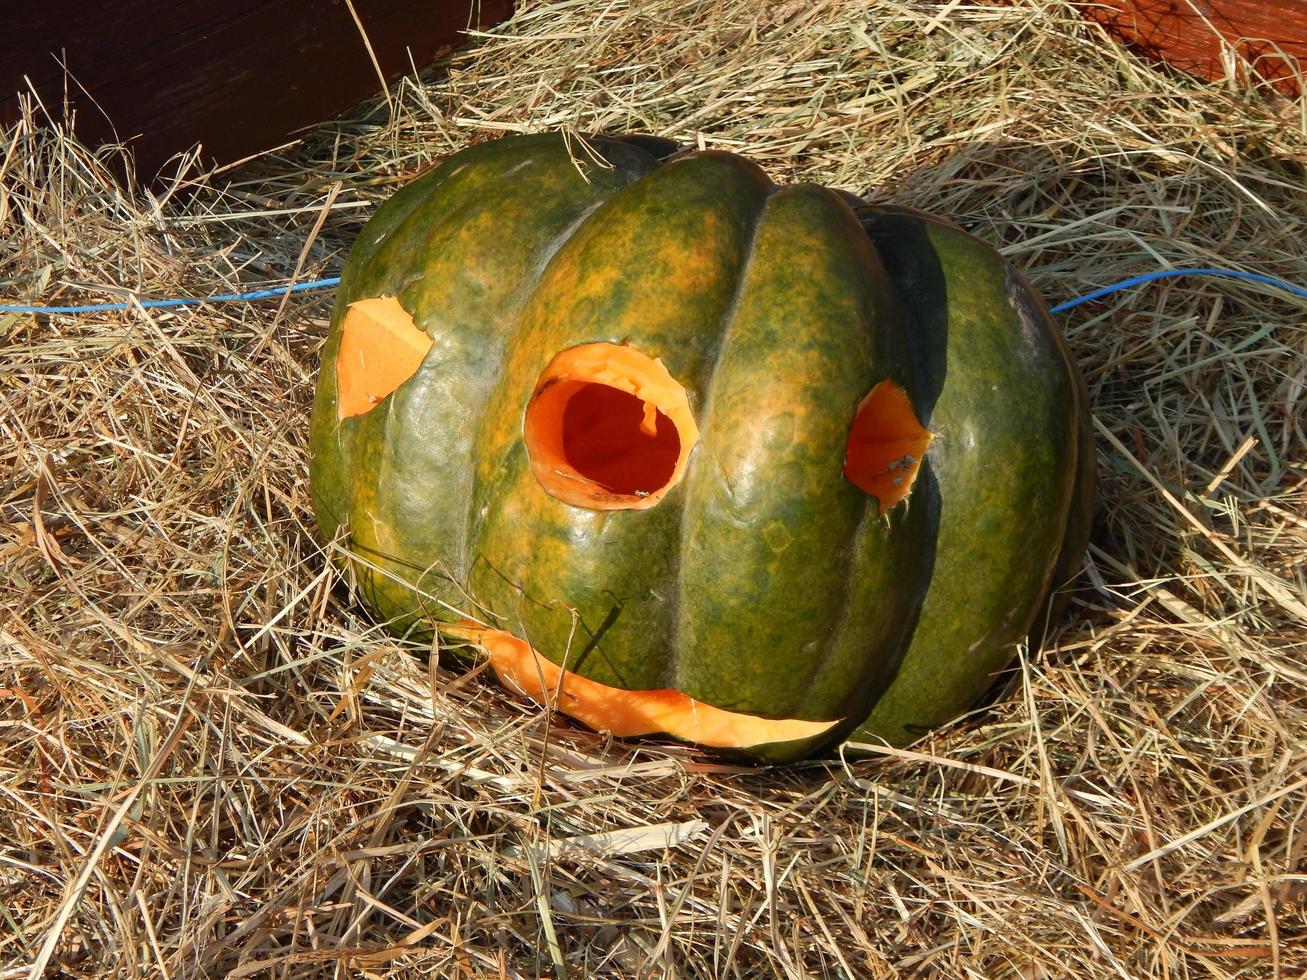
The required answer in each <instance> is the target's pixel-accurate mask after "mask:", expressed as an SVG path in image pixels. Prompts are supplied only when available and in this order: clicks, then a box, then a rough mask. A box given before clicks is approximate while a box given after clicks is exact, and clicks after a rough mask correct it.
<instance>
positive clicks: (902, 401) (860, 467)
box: [844, 381, 933, 514]
mask: <svg viewBox="0 0 1307 980" xmlns="http://www.w3.org/2000/svg"><path fill="white" fill-rule="evenodd" d="M932 438H933V436H932V435H931V434H930V433H929V432H928V431H926V429H924V428H923V427H922V425H921V423H920V422H919V421H918V420H917V415H916V413H915V412H914V411H913V410H912V403H911V402H910V401H909V400H908V396H907V393H906V392H905V391H904V390H903V389H902V388H900V387H899V386H898V385H896V384H895V383H894V382H893V381H882V382H880V383H879V384H878V385H876V386H875V387H874V388H872V389H871V391H870V392H868V394H867V397H866V398H864V399H862V402H861V403H860V404H859V405H858V411H857V414H856V415H854V417H853V425H852V426H850V427H849V442H848V449H847V450H846V452H845V455H844V478H845V479H846V480H848V481H849V482H850V483H852V484H853V485H854V486H856V487H858V488H859V489H861V490H865V491H866V492H867V493H869V494H871V495H872V496H873V497H875V498H876V502H877V503H878V504H879V505H880V512H881V513H882V514H884V513H886V512H887V511H888V510H889V509H890V508H892V507H893V506H894V505H895V504H897V503H898V502H899V501H900V500H904V499H906V498H907V496H908V494H909V493H911V492H912V482H913V481H914V480H915V479H916V478H917V470H918V469H919V468H920V467H921V457H922V456H924V455H925V453H926V447H927V446H929V445H930V440H931V439H932Z"/></svg>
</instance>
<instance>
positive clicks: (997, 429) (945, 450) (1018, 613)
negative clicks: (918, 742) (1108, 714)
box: [852, 206, 1093, 745]
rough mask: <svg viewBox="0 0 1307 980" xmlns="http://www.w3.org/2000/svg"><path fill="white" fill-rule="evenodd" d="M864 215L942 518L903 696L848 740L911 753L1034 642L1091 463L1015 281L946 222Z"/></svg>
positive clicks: (1062, 380) (900, 689)
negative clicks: (927, 435)
mask: <svg viewBox="0 0 1307 980" xmlns="http://www.w3.org/2000/svg"><path fill="white" fill-rule="evenodd" d="M857 211H858V213H859V216H860V217H861V218H862V222H863V227H864V228H865V229H866V231H867V234H868V236H869V237H870V239H871V240H872V242H873V243H874V244H875V246H876V248H877V250H878V251H879V252H880V254H881V257H882V259H883V260H884V262H885V264H886V266H887V268H888V269H889V270H890V278H891V282H892V283H893V290H894V299H895V302H896V304H897V305H898V306H899V308H900V309H901V310H902V312H903V316H904V318H905V320H906V322H907V325H908V329H909V331H910V333H911V335H912V338H913V352H914V355H915V356H914V361H915V371H916V378H917V384H918V387H917V391H918V396H919V398H920V401H919V402H918V405H917V409H918V412H919V413H920V418H921V420H922V421H923V422H924V423H925V424H926V426H927V427H928V428H929V429H930V430H931V432H932V433H934V439H933V440H932V442H931V446H930V448H929V450H927V453H926V460H925V464H924V466H923V469H924V470H925V473H924V474H923V477H922V478H919V480H918V487H917V489H916V490H915V491H914V497H915V498H916V499H921V497H923V496H924V497H929V498H930V500H931V501H932V503H933V504H934V506H936V507H937V508H938V512H939V516H938V522H937V524H936V528H935V540H934V542H933V554H932V567H931V572H930V586H929V589H928V590H927V592H926V595H925V599H924V602H923V606H922V610H921V617H920V619H919V621H918V623H917V628H916V631H915V633H914V635H913V638H912V642H911V644H910V645H909V647H908V651H907V653H906V655H905V656H904V658H903V661H902V663H901V664H900V666H899V669H898V672H897V674H896V676H895V678H894V681H893V683H892V684H890V686H889V688H888V689H887V690H886V691H885V692H884V694H883V695H882V696H881V698H880V700H879V701H878V702H877V703H876V706H875V708H874V709H873V710H872V711H871V713H870V716H869V717H868V718H867V720H866V721H865V722H864V723H863V724H862V725H860V726H859V727H858V729H857V731H856V732H855V733H854V734H853V736H852V738H853V739H854V740H863V741H877V742H880V741H885V742H888V743H890V744H892V745H902V744H906V743H907V742H910V741H912V740H913V739H914V738H916V737H917V736H919V735H921V734H923V733H924V732H925V731H927V730H928V729H929V728H931V727H933V726H935V725H938V724H940V723H942V722H944V721H948V720H950V719H952V718H954V717H956V716H957V715H959V714H961V713H962V712H963V711H965V710H966V709H967V708H969V707H970V706H971V705H972V704H974V703H975V701H976V699H977V698H979V697H980V695H982V694H983V693H984V692H985V690H986V689H987V688H989V687H990V686H991V685H992V683H993V682H994V680H995V678H996V677H997V676H998V673H999V672H1000V671H1002V670H1003V669H1004V668H1005V667H1007V665H1008V664H1009V663H1011V661H1012V659H1013V657H1014V655H1015V654H1016V652H1017V647H1018V645H1019V644H1021V643H1022V642H1024V641H1025V640H1026V638H1027V637H1028V636H1029V635H1030V633H1031V630H1032V628H1033V627H1034V626H1035V617H1036V614H1037V613H1038V612H1039V610H1040V608H1041V606H1042V605H1043V602H1044V600H1045V597H1046V596H1048V594H1049V592H1050V587H1051V585H1052V584H1053V576H1054V572H1055V568H1056V566H1057V563H1058V560H1059V557H1060V556H1061V555H1062V553H1063V542H1064V541H1066V540H1067V531H1068V522H1069V518H1070V515H1071V513H1072V506H1071V505H1072V498H1073V496H1074V495H1075V494H1076V493H1077V490H1078V483H1077V480H1078V479H1082V478H1083V474H1082V473H1081V472H1080V470H1079V469H1078V467H1080V466H1083V465H1085V462H1086V461H1090V462H1089V466H1090V470H1089V472H1090V479H1092V458H1093V457H1092V452H1091V451H1090V450H1088V448H1087V444H1086V443H1083V442H1082V440H1083V429H1082V428H1081V424H1082V420H1085V419H1087V408H1086V405H1085V403H1084V388H1083V382H1081V381H1080V378H1079V373H1078V371H1076V369H1075V366H1074V364H1073V362H1072V361H1071V359H1070V357H1069V355H1068V353H1067V351H1066V347H1065V343H1064V342H1063V340H1062V338H1061V335H1060V333H1059V332H1058V330H1057V327H1056V325H1055V324H1054V323H1053V322H1052V318H1051V317H1050V316H1049V314H1048V312H1047V310H1046V309H1045V307H1044V304H1043V302H1042V301H1041V300H1040V299H1039V297H1038V296H1037V295H1036V294H1035V293H1034V292H1033V290H1031V289H1030V287H1029V286H1028V285H1026V283H1025V282H1024V280H1023V279H1022V278H1021V277H1020V275H1019V274H1018V273H1017V272H1016V270H1015V269H1013V268H1012V266H1011V265H1010V264H1009V263H1008V262H1007V261H1006V260H1005V259H1004V258H1003V257H1002V256H1001V255H1000V254H999V253H998V252H996V251H995V250H994V249H992V248H991V247H989V246H988V245H986V244H985V243H983V242H981V241H980V240H979V239H977V238H974V237H972V236H971V235H968V234H967V233H966V232H964V231H963V230H962V229H960V228H958V227H957V226H956V225H953V224H951V223H949V222H945V221H940V220H938V219H934V218H932V217H930V216H925V215H921V214H919V213H915V212H912V211H908V210H906V209H899V208H885V207H881V208H875V207H867V206H863V207H859V208H858V209H857ZM1082 447H1083V448H1082ZM1081 492H1083V491H1081ZM1080 513H1081V514H1082V515H1083V513H1084V508H1081V510H1080ZM1081 534H1087V526H1085V527H1083V528H1081V526H1080V525H1077V527H1076V528H1075V536H1076V537H1079V536H1080V535H1081ZM1084 545H1085V542H1084V540H1083V538H1080V539H1079V540H1078V542H1077V543H1075V545H1074V548H1075V551H1074V556H1075V560H1076V561H1077V562H1078V561H1079V559H1080V556H1082V555H1083V553H1084ZM1059 584H1060V583H1059Z"/></svg>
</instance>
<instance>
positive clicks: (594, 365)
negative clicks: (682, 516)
mask: <svg viewBox="0 0 1307 980" xmlns="http://www.w3.org/2000/svg"><path fill="white" fill-rule="evenodd" d="M698 438H699V430H698V428H697V427H696V426H695V423H694V414H693V412H692V411H691V410H690V401H689V398H688V397H687V395H686V393H685V389H684V388H683V387H682V386H681V385H680V384H678V383H677V382H676V380H675V379H674V378H673V377H672V376H671V375H670V374H669V373H668V371H667V368H665V367H664V366H663V363H662V361H659V360H657V359H655V358H651V357H648V356H646V355H645V354H642V353H640V352H639V351H637V350H634V349H633V348H630V347H625V346H623V345H621V344H582V345H580V346H578V347H570V348H568V349H567V350H564V351H562V352H561V353H559V354H558V355H557V356H556V357H554V359H553V360H552V361H550V362H549V366H548V367H547V368H545V370H544V373H543V374H542V375H541V376H540V379H539V381H537V382H536V387H535V393H534V394H533V395H532V396H531V403H530V405H529V406H528V407H527V411H526V419H525V421H524V423H523V439H524V441H525V443H526V449H527V453H528V455H529V456H530V457H531V469H532V471H533V472H534V473H535V476H536V479H538V480H539V481H540V486H541V487H543V488H544V490H545V492H546V493H548V494H549V495H550V496H553V497H557V498H558V499H559V500H561V501H563V502H564V503H567V504H572V505H573V506H576V507H586V508H588V509H590V510H644V509H646V508H649V507H652V506H653V505H654V504H656V503H658V501H659V500H661V499H662V498H663V495H664V494H666V493H667V491H668V490H670V489H671V488H672V487H673V486H674V485H675V484H676V482H677V481H678V480H680V478H681V476H682V474H683V473H684V472H685V466H686V463H687V461H688V460H689V458H690V450H691V449H693V448H694V444H695V442H696V441H697V440H698Z"/></svg>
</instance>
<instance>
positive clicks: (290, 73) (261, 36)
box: [0, 0, 512, 179]
mask: <svg viewBox="0 0 1307 980" xmlns="http://www.w3.org/2000/svg"><path fill="white" fill-rule="evenodd" d="M353 5H354V10H355V11H356V12H357V14H358V17H359V20H360V21H361V22H362V25H363V28H364V31H365V32H366V34H367V38H368V41H369V42H370V44H371V46H372V49H373V51H374V53H375V55H376V58H377V61H378V63H379V64H380V66H381V71H382V73H383V74H384V75H385V77H386V78H387V79H388V80H394V79H396V78H398V77H400V76H401V75H403V74H405V73H408V72H411V71H412V70H413V66H414V65H416V66H418V67H422V66H424V65H426V64H429V63H430V62H431V61H433V60H434V59H435V58H436V57H438V56H439V55H440V54H442V53H444V52H446V51H448V50H450V48H452V47H454V46H456V45H457V44H460V43H462V41H464V40H465V39H466V35H465V34H463V33H462V31H463V30H464V29H465V28H466V27H468V26H469V25H472V26H488V25H492V24H496V23H499V22H501V21H503V20H505V19H506V18H507V17H508V16H509V15H510V14H511V12H512V0H353ZM16 6H17V9H8V10H6V14H5V25H4V34H5V49H6V50H5V55H4V58H3V59H0V123H5V122H12V121H14V120H15V119H16V118H17V117H18V94H19V93H20V92H21V91H26V90H27V88H28V84H29V81H30V84H31V86H32V87H33V88H35V90H36V91H37V92H38V93H39V95H40V97H41V100H42V101H43V102H44V104H45V105H46V106H47V108H48V109H49V112H50V114H51V116H53V117H54V118H55V119H56V120H57V121H62V115H63V102H64V99H65V94H66V95H67V97H68V99H69V101H70V103H71V105H72V106H73V107H74V108H75V111H76V114H77V132H78V135H79V137H80V138H81V139H83V140H84V141H85V142H87V143H89V144H91V145H98V144H100V143H106V142H114V141H120V140H121V141H126V142H127V143H128V144H129V145H130V146H131V148H132V150H133V153H134V155H135V159H136V170H137V173H138V174H139V175H140V176H141V177H142V178H145V179H149V178H152V177H153V176H154V175H155V173H156V172H157V171H158V169H159V167H160V166H162V165H163V164H164V162H165V161H166V160H168V158H169V157H171V156H173V155H174V154H177V153H180V152H183V151H185V150H188V149H190V148H191V147H193V146H194V145H195V144H196V143H200V144H202V145H203V148H204V158H205V160H206V162H210V163H228V162H231V161H234V160H238V159H241V158H243V157H245V156H248V155H250V154H252V153H256V152H258V151H260V150H264V149H268V148H269V147H272V146H276V145H278V144H280V143H283V142H285V141H286V140H287V139H289V138H290V137H291V134H292V133H293V132H294V131H296V130H298V129H301V128H303V127H305V126H310V125H312V124H314V123H316V122H320V121H322V120H324V119H329V118H331V117H332V116H334V115H336V114H338V113H340V112H341V111H343V110H344V109H346V108H348V107H349V106H350V105H353V104H354V103H356V102H359V101H361V100H363V99H365V98H367V97H368V96H370V95H373V94H376V93H377V92H378V91H379V90H380V88H381V82H380V80H379V79H378V77H377V71H376V68H375V67H374V66H373V63H372V59H371V57H370V56H369V54H368V50H367V47H366V46H365V44H364V41H363V37H362V35H361V34H360V32H359V27H358V25H357V24H355V22H354V18H353V16H352V15H351V13H350V8H349V6H348V4H347V3H346V2H345V0H178V2H174V3H160V2H158V0H115V2H113V3H105V2H104V0H63V2H59V3H50V2H48V0H46V2H43V3H42V2H34V0H19V2H18V3H17V5H16ZM63 65H67V68H68V71H67V72H65V71H64V68H63Z"/></svg>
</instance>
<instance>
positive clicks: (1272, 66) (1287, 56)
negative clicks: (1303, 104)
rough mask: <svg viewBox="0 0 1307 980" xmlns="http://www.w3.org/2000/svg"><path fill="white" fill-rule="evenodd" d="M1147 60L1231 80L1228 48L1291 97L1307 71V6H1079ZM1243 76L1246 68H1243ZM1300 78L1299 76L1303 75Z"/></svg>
mask: <svg viewBox="0 0 1307 980" xmlns="http://www.w3.org/2000/svg"><path fill="white" fill-rule="evenodd" d="M1077 3H1078V5H1079V6H1080V7H1081V8H1082V10H1083V11H1084V14H1085V16H1086V17H1088V18H1090V19H1091V20H1096V21H1098V22H1099V23H1101V24H1104V25H1105V26H1106V27H1107V29H1108V30H1109V31H1110V32H1111V33H1112V34H1113V35H1114V36H1116V37H1118V38H1119V39H1120V40H1121V41H1123V42H1124V43H1125V44H1127V45H1129V46H1130V47H1132V48H1134V49H1135V50H1136V51H1138V52H1140V53H1141V54H1143V55H1145V56H1147V57H1151V58H1155V59H1158V60H1161V61H1166V62H1167V63H1169V64H1171V65H1174V66H1175V67H1176V68H1179V69H1181V70H1182V71H1186V72H1188V73H1189V74H1191V75H1196V76H1198V77H1199V78H1205V79H1208V80H1210V81H1215V80H1217V79H1221V78H1224V77H1225V76H1226V66H1225V63H1224V62H1223V61H1222V57H1221V54H1222V46H1223V44H1224V45H1232V46H1233V47H1234V49H1235V50H1236V51H1237V52H1238V53H1239V55H1240V57H1241V60H1242V61H1243V62H1244V63H1245V64H1251V65H1252V67H1253V70H1254V71H1255V72H1256V73H1257V74H1258V75H1260V76H1261V77H1262V78H1265V79H1268V80H1271V81H1273V82H1274V83H1275V85H1276V88H1278V89H1279V90H1280V91H1282V92H1284V93H1285V94H1295V93H1297V92H1298V91H1299V86H1300V82H1299V80H1298V79H1299V78H1300V77H1301V75H1299V74H1298V73H1299V71H1304V72H1307V0H1092V2H1090V0H1077ZM1240 70H1242V69H1240ZM1295 76H1297V77H1295Z"/></svg>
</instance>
